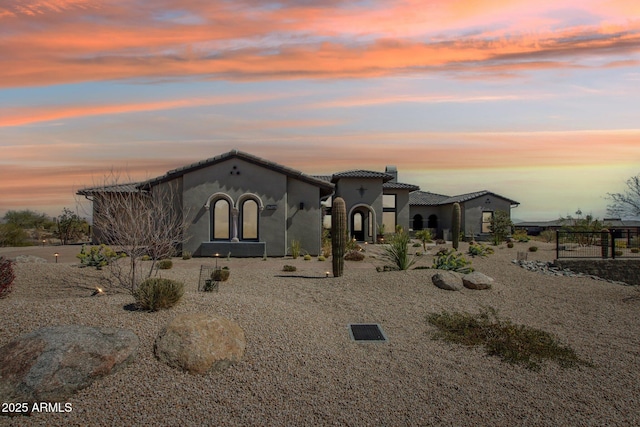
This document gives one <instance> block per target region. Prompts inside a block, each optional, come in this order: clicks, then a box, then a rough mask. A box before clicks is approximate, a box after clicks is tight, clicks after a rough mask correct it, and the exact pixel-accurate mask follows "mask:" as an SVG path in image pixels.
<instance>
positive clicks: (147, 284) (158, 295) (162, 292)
mask: <svg viewBox="0 0 640 427" xmlns="http://www.w3.org/2000/svg"><path fill="white" fill-rule="evenodd" d="M183 295H184V284H183V283H181V282H177V281H175V280H170V279H162V278H158V277H151V278H148V279H146V280H144V281H142V282H141V283H140V285H138V287H137V289H136V290H135V291H134V294H133V296H134V297H135V299H136V305H137V306H138V307H139V308H140V309H141V310H148V311H157V310H160V309H163V308H171V307H173V306H174V305H176V304H177V303H178V302H179V301H180V299H181V298H182V296H183Z"/></svg>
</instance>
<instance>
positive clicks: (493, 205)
mask: <svg viewBox="0 0 640 427" xmlns="http://www.w3.org/2000/svg"><path fill="white" fill-rule="evenodd" d="M487 201H488V203H487ZM460 207H461V208H462V212H463V213H462V216H463V219H462V224H463V231H464V233H465V236H468V237H471V236H475V237H477V236H482V235H483V233H482V212H487V211H492V212H494V213H495V212H496V211H504V212H507V213H508V214H509V215H511V203H510V202H508V201H506V200H504V199H502V198H500V197H495V196H493V195H491V194H487V195H484V196H481V197H478V198H475V199H472V200H468V201H466V202H464V203H462V204H461V206H460ZM487 235H488V233H485V234H484V236H487Z"/></svg>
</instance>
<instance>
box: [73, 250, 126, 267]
mask: <svg viewBox="0 0 640 427" xmlns="http://www.w3.org/2000/svg"><path fill="white" fill-rule="evenodd" d="M76 258H78V259H79V260H80V266H81V267H96V268H97V269H98V270H100V269H102V267H105V266H107V265H109V264H111V261H113V260H114V259H116V258H118V254H117V253H116V251H114V250H113V249H111V248H110V247H109V246H107V245H104V244H103V245H100V246H91V247H89V248H88V249H87V245H82V249H81V250H80V253H79V254H78V255H76Z"/></svg>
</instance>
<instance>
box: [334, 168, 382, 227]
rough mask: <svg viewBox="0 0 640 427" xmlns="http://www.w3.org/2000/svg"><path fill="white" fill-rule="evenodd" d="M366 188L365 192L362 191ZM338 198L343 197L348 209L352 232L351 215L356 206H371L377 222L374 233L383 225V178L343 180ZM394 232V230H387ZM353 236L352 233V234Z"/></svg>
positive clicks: (339, 187)
mask: <svg viewBox="0 0 640 427" xmlns="http://www.w3.org/2000/svg"><path fill="white" fill-rule="evenodd" d="M360 188H364V189H365V191H362V192H361V191H360ZM335 195H336V197H342V198H343V199H344V201H345V204H346V208H347V216H348V217H349V218H348V220H347V224H348V225H347V226H348V227H349V231H350V232H351V216H350V213H351V211H352V209H353V207H354V206H357V205H362V204H364V205H369V206H371V208H372V209H373V210H374V211H375V214H376V215H375V216H376V222H377V224H374V226H373V231H374V233H375V232H376V228H377V226H378V225H379V224H382V178H380V179H375V178H369V179H357V178H341V179H340V180H339V181H338V184H337V186H336V194H335ZM387 231H393V230H387ZM350 234H351V233H350Z"/></svg>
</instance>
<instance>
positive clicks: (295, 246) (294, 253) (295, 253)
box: [291, 240, 300, 259]
mask: <svg viewBox="0 0 640 427" xmlns="http://www.w3.org/2000/svg"><path fill="white" fill-rule="evenodd" d="M299 256H300V240H292V241H291V257H292V258H293V259H297V258H298V257H299Z"/></svg>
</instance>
